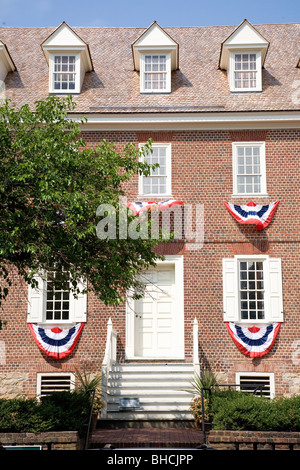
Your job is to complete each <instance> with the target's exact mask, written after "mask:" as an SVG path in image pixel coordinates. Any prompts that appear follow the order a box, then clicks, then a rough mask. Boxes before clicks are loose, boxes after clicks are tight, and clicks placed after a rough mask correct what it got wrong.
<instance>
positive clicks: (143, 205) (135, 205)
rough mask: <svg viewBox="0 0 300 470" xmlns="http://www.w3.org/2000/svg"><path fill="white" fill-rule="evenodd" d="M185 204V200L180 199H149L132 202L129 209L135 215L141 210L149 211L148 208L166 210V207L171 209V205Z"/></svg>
mask: <svg viewBox="0 0 300 470" xmlns="http://www.w3.org/2000/svg"><path fill="white" fill-rule="evenodd" d="M183 204H184V201H180V200H178V199H167V200H166V201H162V202H153V201H147V202H131V203H130V204H127V207H128V209H131V210H132V211H133V213H134V215H138V214H140V213H141V212H144V211H147V210H151V211H152V210H164V209H171V207H174V206H182V205H183Z"/></svg>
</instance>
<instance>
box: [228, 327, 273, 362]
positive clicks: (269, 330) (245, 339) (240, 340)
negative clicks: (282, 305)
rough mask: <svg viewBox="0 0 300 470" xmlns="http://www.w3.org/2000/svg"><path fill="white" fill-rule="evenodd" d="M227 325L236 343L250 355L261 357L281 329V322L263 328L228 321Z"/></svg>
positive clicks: (269, 347)
mask: <svg viewBox="0 0 300 470" xmlns="http://www.w3.org/2000/svg"><path fill="white" fill-rule="evenodd" d="M225 325H226V328H227V330H228V332H229V334H230V336H231V338H232V339H233V342H234V343H235V345H236V346H237V347H238V349H239V350H240V351H241V352H242V353H243V354H245V355H246V356H249V357H261V356H264V355H265V354H267V353H268V352H269V351H270V349H271V348H272V346H273V344H274V342H275V340H276V338H277V335H278V332H279V329H280V323H272V324H270V325H268V326H263V327H261V328H258V327H257V326H252V327H243V326H239V325H236V324H235V323H232V322H226V323H225Z"/></svg>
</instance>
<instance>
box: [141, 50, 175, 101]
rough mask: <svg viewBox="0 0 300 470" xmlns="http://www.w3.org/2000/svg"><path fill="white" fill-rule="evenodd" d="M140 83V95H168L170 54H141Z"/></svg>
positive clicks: (169, 89) (169, 88)
mask: <svg viewBox="0 0 300 470" xmlns="http://www.w3.org/2000/svg"><path fill="white" fill-rule="evenodd" d="M140 81H141V92H142V93H169V92H170V91H171V56H170V54H165V53H149V54H142V55H141V68H140Z"/></svg>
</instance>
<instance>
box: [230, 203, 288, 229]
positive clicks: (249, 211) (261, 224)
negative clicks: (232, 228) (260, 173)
mask: <svg viewBox="0 0 300 470" xmlns="http://www.w3.org/2000/svg"><path fill="white" fill-rule="evenodd" d="M223 202H224V204H225V206H226V207H227V209H228V210H229V212H230V213H231V214H232V215H233V217H234V218H235V219H236V220H237V221H238V222H239V223H240V224H256V228H257V230H263V229H264V228H266V227H267V226H268V225H269V223H270V222H271V220H272V218H273V216H274V214H275V212H276V209H277V206H278V204H279V201H276V202H273V203H272V204H267V205H264V206H261V205H258V204H255V203H254V202H253V201H250V202H248V204H246V205H242V206H238V205H236V204H232V203H230V202H226V201H223Z"/></svg>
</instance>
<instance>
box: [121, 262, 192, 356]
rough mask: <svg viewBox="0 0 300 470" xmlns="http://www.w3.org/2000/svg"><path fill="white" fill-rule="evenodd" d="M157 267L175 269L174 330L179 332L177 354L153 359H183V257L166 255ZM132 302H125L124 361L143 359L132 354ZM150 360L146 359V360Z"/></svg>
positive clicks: (133, 338)
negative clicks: (165, 266)
mask: <svg viewBox="0 0 300 470" xmlns="http://www.w3.org/2000/svg"><path fill="white" fill-rule="evenodd" d="M156 264H157V265H160V264H173V265H174V267H175V285H176V293H177V294H178V302H177V308H178V316H177V323H176V328H178V332H180V333H181V334H180V338H179V335H178V342H177V346H178V354H176V355H174V356H173V357H169V356H168V357H166V358H165V357H161V358H160V357H155V358H153V359H156V360H159V359H178V360H180V359H184V276H183V256H182V255H166V256H165V260H164V261H162V260H158V261H157V263H156ZM134 323H135V322H134V300H133V299H132V298H130V297H128V298H127V302H126V340H125V343H126V344H125V357H126V359H133V360H134V359H145V358H144V357H143V358H142V357H139V356H135V353H134V341H135V335H134ZM149 359H151V358H150V357H147V360H149Z"/></svg>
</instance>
